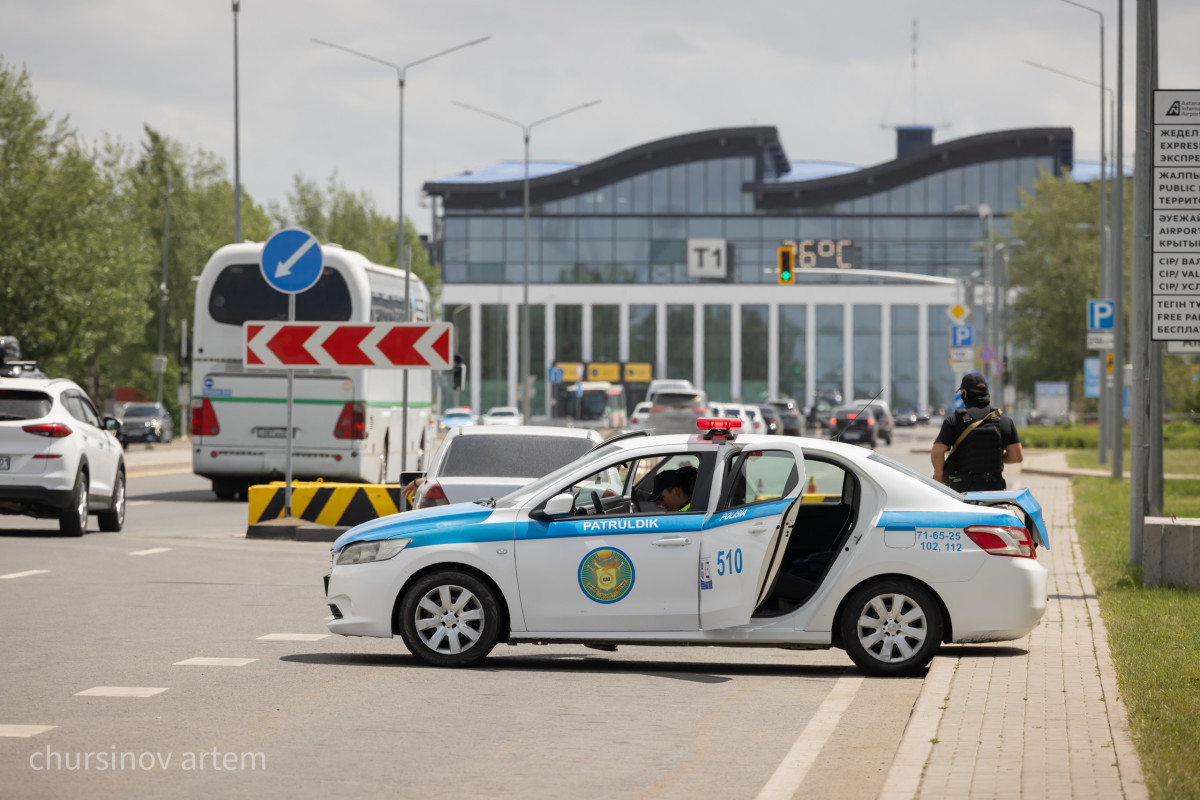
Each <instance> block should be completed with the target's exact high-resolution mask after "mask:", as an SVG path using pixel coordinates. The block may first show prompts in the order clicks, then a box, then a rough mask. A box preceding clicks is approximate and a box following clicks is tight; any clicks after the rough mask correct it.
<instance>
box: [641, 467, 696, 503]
mask: <svg viewBox="0 0 1200 800" xmlns="http://www.w3.org/2000/svg"><path fill="white" fill-rule="evenodd" d="M694 480H695V479H694V478H693V479H692V480H691V481H689V480H688V476H687V475H685V474H683V469H668V470H663V471H662V472H660V473H658V474H657V475H655V476H654V489H653V491H651V492H650V501H651V502H652V503H658V504H659V505H661V506H662V507H663V508H665V509H666V510H667V511H672V512H676V511H678V512H683V511H690V510H691V506H692V485H693V482H694Z"/></svg>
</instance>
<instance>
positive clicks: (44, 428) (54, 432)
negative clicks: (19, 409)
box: [21, 422, 71, 439]
mask: <svg viewBox="0 0 1200 800" xmlns="http://www.w3.org/2000/svg"><path fill="white" fill-rule="evenodd" d="M21 430H23V431H25V432H26V433H32V434H33V435H34V436H45V437H46V438H48V439H61V438H63V437H64V436H70V435H71V428H70V426H69V425H66V424H65V423H62V422H38V423H35V424H33V425H22V426H21Z"/></svg>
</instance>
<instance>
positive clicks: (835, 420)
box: [829, 417, 837, 428]
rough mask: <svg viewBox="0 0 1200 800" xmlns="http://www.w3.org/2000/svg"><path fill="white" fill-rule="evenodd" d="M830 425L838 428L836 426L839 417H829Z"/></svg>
mask: <svg viewBox="0 0 1200 800" xmlns="http://www.w3.org/2000/svg"><path fill="white" fill-rule="evenodd" d="M829 427H831V428H836V427H837V417H830V418H829Z"/></svg>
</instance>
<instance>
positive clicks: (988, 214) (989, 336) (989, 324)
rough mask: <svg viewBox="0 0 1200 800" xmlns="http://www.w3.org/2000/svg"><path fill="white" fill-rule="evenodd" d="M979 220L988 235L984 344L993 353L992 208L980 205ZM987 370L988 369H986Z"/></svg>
mask: <svg viewBox="0 0 1200 800" xmlns="http://www.w3.org/2000/svg"><path fill="white" fill-rule="evenodd" d="M979 219H980V220H982V222H983V227H984V233H985V234H986V235H987V244H986V245H985V246H986V247H987V268H986V269H985V271H984V274H985V275H986V276H987V282H988V296H987V297H986V298H985V299H986V303H985V313H986V314H987V320H986V325H985V327H984V339H986V341H985V342H984V343H985V344H986V345H987V346H988V347H991V348H992V349H993V351H994V350H995V347H996V339H995V330H994V326H995V324H996V244H995V241H996V226H995V220H994V219H993V218H992V207H991V206H989V205H988V204H987V203H980V204H979ZM985 369H986V368H985Z"/></svg>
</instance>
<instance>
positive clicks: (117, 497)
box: [96, 470, 125, 533]
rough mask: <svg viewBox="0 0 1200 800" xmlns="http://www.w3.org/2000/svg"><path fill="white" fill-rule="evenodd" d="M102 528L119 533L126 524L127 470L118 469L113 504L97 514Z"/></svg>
mask: <svg viewBox="0 0 1200 800" xmlns="http://www.w3.org/2000/svg"><path fill="white" fill-rule="evenodd" d="M96 520H97V521H98V522H99V523H100V530H102V531H106V532H108V533H119V532H120V530H121V528H122V527H124V525H125V472H124V470H117V480H116V485H115V486H114V487H113V497H112V506H111V507H110V508H109V510H108V511H101V512H100V513H99V514H97V515H96Z"/></svg>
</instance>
